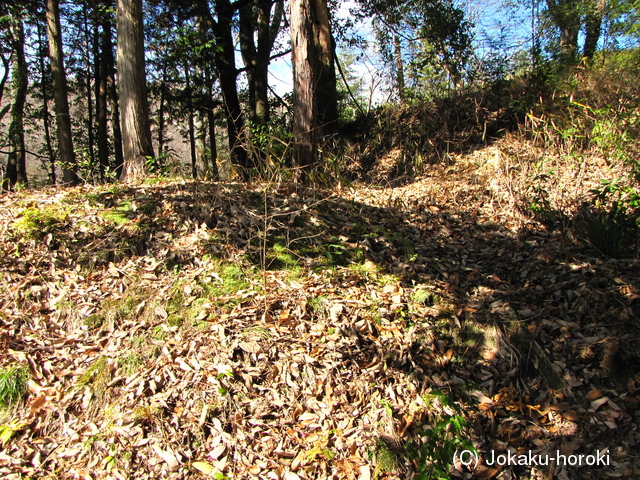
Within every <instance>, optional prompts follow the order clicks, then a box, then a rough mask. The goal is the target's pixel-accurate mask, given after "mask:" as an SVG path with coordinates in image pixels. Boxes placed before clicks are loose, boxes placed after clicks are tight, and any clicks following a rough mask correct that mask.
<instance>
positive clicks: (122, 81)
mask: <svg viewBox="0 0 640 480" xmlns="http://www.w3.org/2000/svg"><path fill="white" fill-rule="evenodd" d="M116 4H117V32H118V49H117V55H118V93H119V95H120V99H119V102H120V111H121V115H122V116H121V119H120V126H121V128H122V140H123V154H124V168H123V170H122V176H121V181H123V182H138V181H140V180H142V179H143V178H144V176H145V175H146V159H147V157H153V156H154V155H153V147H152V144H151V128H150V125H149V104H148V101H147V79H146V75H145V65H144V32H143V25H142V22H143V18H142V0H117V2H116Z"/></svg>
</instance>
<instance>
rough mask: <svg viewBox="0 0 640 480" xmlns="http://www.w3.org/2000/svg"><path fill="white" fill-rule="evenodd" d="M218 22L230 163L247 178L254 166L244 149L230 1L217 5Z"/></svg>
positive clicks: (215, 26)
mask: <svg viewBox="0 0 640 480" xmlns="http://www.w3.org/2000/svg"><path fill="white" fill-rule="evenodd" d="M216 13H217V16H218V21H217V22H212V24H213V25H212V26H213V29H214V33H215V36H216V43H217V46H218V48H217V49H216V52H215V64H216V68H217V69H218V75H219V80H220V90H221V91H222V99H223V101H224V108H225V114H226V116H227V130H228V132H229V133H228V136H229V152H230V157H231V163H233V164H234V165H236V166H237V167H239V170H240V172H239V174H240V175H241V176H242V177H243V178H245V179H246V178H248V176H249V169H250V168H251V167H252V166H253V165H252V164H251V162H250V161H249V159H248V157H247V151H246V150H245V148H244V145H243V138H242V137H243V134H244V120H243V118H242V109H241V108H240V100H239V99H238V86H237V84H236V79H237V76H238V70H237V69H236V64H235V48H234V44H233V36H232V19H233V13H234V9H233V6H232V5H231V2H230V1H229V0H218V1H217V2H216Z"/></svg>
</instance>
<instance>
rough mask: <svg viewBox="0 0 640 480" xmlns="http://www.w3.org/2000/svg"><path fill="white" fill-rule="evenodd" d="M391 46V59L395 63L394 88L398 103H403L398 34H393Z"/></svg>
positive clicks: (401, 65)
mask: <svg viewBox="0 0 640 480" xmlns="http://www.w3.org/2000/svg"><path fill="white" fill-rule="evenodd" d="M393 46H394V55H393V59H394V62H395V64H396V88H397V89H398V98H400V103H404V62H403V61H402V45H401V44H400V36H399V35H394V37H393Z"/></svg>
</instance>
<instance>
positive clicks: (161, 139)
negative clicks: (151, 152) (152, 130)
mask: <svg viewBox="0 0 640 480" xmlns="http://www.w3.org/2000/svg"><path fill="white" fill-rule="evenodd" d="M166 78H167V66H166V65H165V66H164V67H163V68H162V77H161V78H160V105H159V107H158V154H159V155H162V154H163V152H164V104H165V95H166V89H167V86H166V81H167V80H166Z"/></svg>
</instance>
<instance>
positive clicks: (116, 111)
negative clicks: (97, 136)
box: [102, 1, 124, 178]
mask: <svg viewBox="0 0 640 480" xmlns="http://www.w3.org/2000/svg"><path fill="white" fill-rule="evenodd" d="M112 5H113V4H112V3H111V1H107V2H106V3H105V6H106V7H109V8H111V7H112ZM112 29H113V20H112V18H111V16H110V15H109V16H106V15H105V17H104V19H103V23H102V32H103V37H102V42H103V43H102V57H103V59H104V61H105V74H106V79H107V101H108V103H109V107H110V108H111V130H112V131H113V150H114V157H115V170H116V176H117V177H118V178H120V177H121V176H122V170H123V167H124V156H123V153H122V133H121V131H120V107H119V106H118V91H117V90H116V79H115V77H116V69H115V59H114V57H113V36H112V35H113V31H112Z"/></svg>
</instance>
